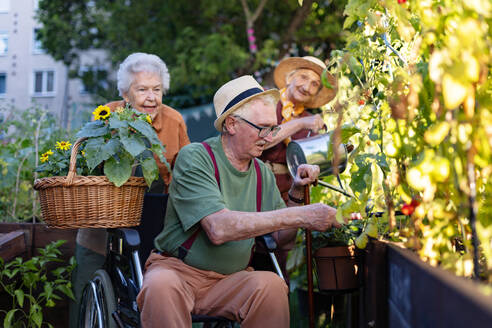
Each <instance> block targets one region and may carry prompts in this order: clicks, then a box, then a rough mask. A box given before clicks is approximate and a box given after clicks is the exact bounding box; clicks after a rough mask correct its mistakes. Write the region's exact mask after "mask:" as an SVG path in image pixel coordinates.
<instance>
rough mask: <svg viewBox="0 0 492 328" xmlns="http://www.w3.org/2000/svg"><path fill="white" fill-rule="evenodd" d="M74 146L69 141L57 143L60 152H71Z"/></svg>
mask: <svg viewBox="0 0 492 328" xmlns="http://www.w3.org/2000/svg"><path fill="white" fill-rule="evenodd" d="M71 146H72V144H71V143H70V142H68V141H57V142H56V149H60V150H69V149H70V147H71Z"/></svg>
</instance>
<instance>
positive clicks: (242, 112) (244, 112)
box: [222, 94, 278, 134]
mask: <svg viewBox="0 0 492 328" xmlns="http://www.w3.org/2000/svg"><path fill="white" fill-rule="evenodd" d="M257 101H262V102H263V103H264V104H265V105H271V106H276V105H277V103H278V98H277V97H275V96H274V95H272V94H264V95H261V96H257V97H254V98H253V99H251V100H250V101H248V102H246V103H244V104H242V105H241V106H239V107H238V108H237V109H236V110H235V111H233V112H232V113H230V114H229V115H232V116H234V115H237V116H241V117H244V118H246V119H251V118H252V117H250V116H249V113H250V112H251V107H253V106H254V104H255V103H256V102H257ZM225 121H226V120H225V119H224V122H223V123H222V131H223V134H224V133H225V132H227V128H226V126H225Z"/></svg>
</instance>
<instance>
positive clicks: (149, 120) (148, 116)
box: [145, 114, 152, 124]
mask: <svg viewBox="0 0 492 328" xmlns="http://www.w3.org/2000/svg"><path fill="white" fill-rule="evenodd" d="M145 120H146V121H147V122H149V124H152V118H151V117H150V115H149V114H147V116H145Z"/></svg>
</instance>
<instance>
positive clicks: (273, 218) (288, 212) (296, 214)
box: [201, 206, 313, 245]
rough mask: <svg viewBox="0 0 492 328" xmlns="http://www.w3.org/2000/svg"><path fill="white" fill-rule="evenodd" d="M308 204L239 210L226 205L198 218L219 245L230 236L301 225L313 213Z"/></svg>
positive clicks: (239, 236)
mask: <svg viewBox="0 0 492 328" xmlns="http://www.w3.org/2000/svg"><path fill="white" fill-rule="evenodd" d="M312 212H313V211H312V210H310V208H309V206H304V207H294V208H284V209H280V210H276V211H269V212H239V211H230V210H227V209H224V210H221V211H219V212H216V213H213V214H210V215H208V216H206V217H205V218H203V219H202V220H201V224H202V227H203V229H204V230H205V231H206V233H207V235H208V237H209V239H210V241H211V242H212V243H214V244H216V245H220V244H222V243H225V242H227V241H231V240H242V239H247V238H252V237H256V236H261V235H264V234H266V233H270V232H273V231H277V230H286V229H295V228H298V227H304V226H305V225H306V224H307V222H308V220H309V218H310V217H311V216H312V215H313V213H312Z"/></svg>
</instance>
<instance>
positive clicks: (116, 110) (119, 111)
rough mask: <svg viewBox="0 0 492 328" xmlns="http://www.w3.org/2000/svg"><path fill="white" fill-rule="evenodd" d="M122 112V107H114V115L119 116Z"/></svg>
mask: <svg viewBox="0 0 492 328" xmlns="http://www.w3.org/2000/svg"><path fill="white" fill-rule="evenodd" d="M124 110H125V109H124V108H123V107H121V106H119V107H116V109H115V110H114V111H115V112H116V113H118V114H121V113H123V111H124Z"/></svg>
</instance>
